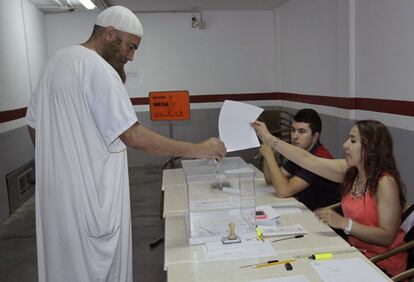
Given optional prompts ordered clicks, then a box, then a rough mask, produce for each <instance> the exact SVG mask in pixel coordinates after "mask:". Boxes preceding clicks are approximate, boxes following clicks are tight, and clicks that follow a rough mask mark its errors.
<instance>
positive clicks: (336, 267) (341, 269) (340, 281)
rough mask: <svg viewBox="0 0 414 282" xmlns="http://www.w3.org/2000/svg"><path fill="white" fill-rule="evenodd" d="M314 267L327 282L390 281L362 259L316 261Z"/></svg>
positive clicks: (313, 263)
mask: <svg viewBox="0 0 414 282" xmlns="http://www.w3.org/2000/svg"><path fill="white" fill-rule="evenodd" d="M312 267H313V268H314V269H315V270H316V272H318V274H319V276H320V277H321V278H322V279H323V280H324V281H326V282H330V281H335V282H349V281H352V282H367V281H375V282H381V281H388V280H387V279H385V278H384V277H383V276H381V274H379V273H378V272H377V271H376V270H375V269H374V268H373V267H371V266H370V265H368V264H367V263H366V262H365V261H364V260H363V259H361V258H351V259H335V260H330V261H316V262H312ZM378 271H380V270H378Z"/></svg>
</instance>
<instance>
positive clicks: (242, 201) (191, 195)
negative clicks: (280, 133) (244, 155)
mask: <svg viewBox="0 0 414 282" xmlns="http://www.w3.org/2000/svg"><path fill="white" fill-rule="evenodd" d="M182 166H183V170H184V175H185V181H186V185H187V199H188V213H187V215H186V224H187V232H188V237H189V241H190V244H203V243H205V242H211V241H219V240H221V239H222V238H223V237H228V235H229V224H230V223H234V225H235V229H234V231H235V234H236V235H237V236H238V237H239V238H240V239H246V238H255V237H256V231H255V227H256V217H255V194H254V177H255V172H254V170H253V169H252V168H251V167H250V166H249V165H248V164H247V163H246V162H245V161H244V160H242V159H241V158H240V157H231V158H225V159H223V160H222V161H220V162H217V161H215V160H206V159H202V160H184V161H182Z"/></svg>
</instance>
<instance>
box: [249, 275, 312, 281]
mask: <svg viewBox="0 0 414 282" xmlns="http://www.w3.org/2000/svg"><path fill="white" fill-rule="evenodd" d="M252 282H309V279H308V278H306V276H305V275H303V274H301V275H292V276H283V277H275V278H268V279H260V280H253V281H252Z"/></svg>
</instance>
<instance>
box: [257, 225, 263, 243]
mask: <svg viewBox="0 0 414 282" xmlns="http://www.w3.org/2000/svg"><path fill="white" fill-rule="evenodd" d="M256 233H257V239H260V240H262V241H263V242H264V238H263V233H262V231H260V229H259V227H258V226H257V225H256Z"/></svg>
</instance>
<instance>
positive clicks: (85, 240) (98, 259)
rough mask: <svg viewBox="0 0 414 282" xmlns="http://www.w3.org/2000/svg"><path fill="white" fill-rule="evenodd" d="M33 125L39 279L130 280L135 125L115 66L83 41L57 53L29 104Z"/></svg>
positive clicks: (55, 281) (31, 125) (29, 113)
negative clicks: (128, 136) (130, 137)
mask: <svg viewBox="0 0 414 282" xmlns="http://www.w3.org/2000/svg"><path fill="white" fill-rule="evenodd" d="M26 120H27V123H28V125H29V126H30V127H32V128H34V129H36V146H35V148H36V149H35V154H36V157H35V158H36V235H37V252H38V275H39V281H50V282H59V281H68V282H69V281H70V282H74V281H76V282H82V281H85V282H86V281H117V282H118V281H132V241H131V211H130V198H129V180H128V166H127V153H126V146H125V144H124V143H123V142H122V141H121V140H120V139H119V135H120V134H121V133H122V132H124V131H125V130H126V129H128V128H129V127H130V126H132V125H133V124H134V123H135V122H137V117H136V114H135V112H134V109H133V106H132V104H131V101H130V98H129V96H128V94H127V92H126V90H125V88H124V86H123V84H122V81H121V79H120V78H119V75H118V74H117V73H116V71H115V70H114V69H113V68H112V67H111V66H110V65H109V64H108V63H107V62H106V61H105V60H104V59H103V58H102V57H100V56H99V55H98V54H97V53H95V52H94V51H92V50H90V49H87V48H85V47H82V46H72V47H68V48H65V49H62V50H60V51H58V52H57V53H56V54H55V55H54V56H53V57H52V58H51V59H50V60H49V63H48V64H47V66H46V69H45V71H44V73H43V75H42V76H41V78H40V81H39V83H38V86H37V89H36V91H35V93H34V94H33V96H32V99H31V101H30V104H29V107H28V111H27V115H26Z"/></svg>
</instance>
